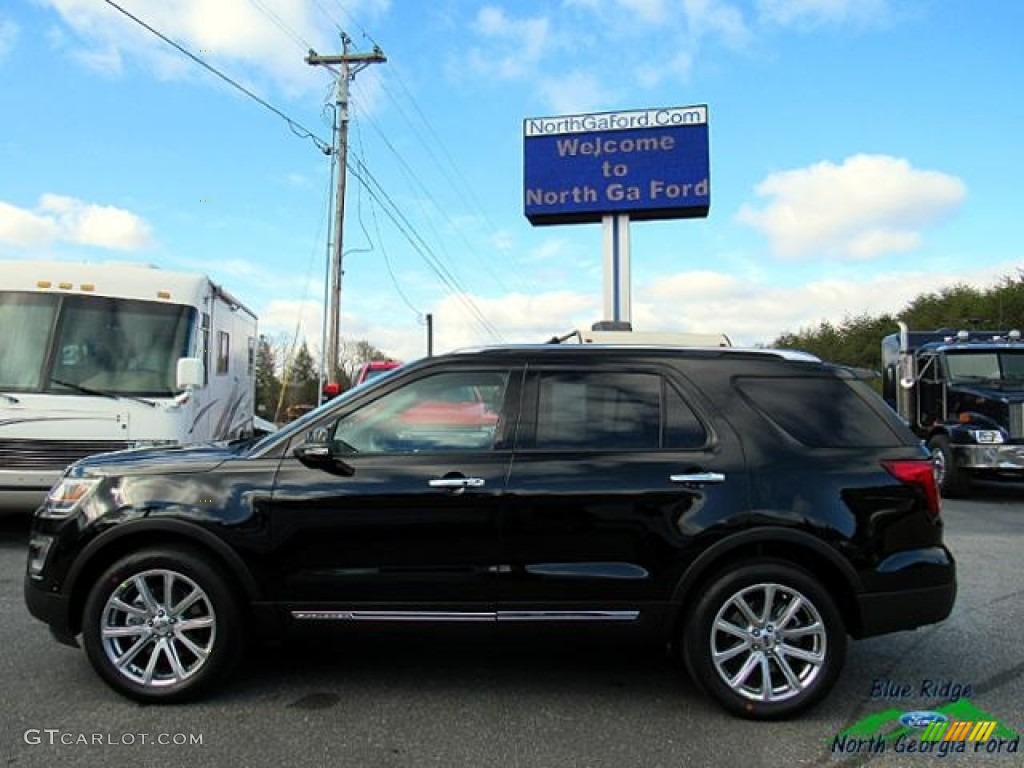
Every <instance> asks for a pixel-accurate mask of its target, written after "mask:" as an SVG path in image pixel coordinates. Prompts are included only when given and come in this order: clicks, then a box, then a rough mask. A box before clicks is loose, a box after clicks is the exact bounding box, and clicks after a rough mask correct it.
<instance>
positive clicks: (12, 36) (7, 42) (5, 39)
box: [0, 18, 18, 61]
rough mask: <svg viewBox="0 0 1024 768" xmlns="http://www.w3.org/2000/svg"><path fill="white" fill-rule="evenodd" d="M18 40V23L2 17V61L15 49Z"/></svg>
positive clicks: (0, 33) (0, 41)
mask: <svg viewBox="0 0 1024 768" xmlns="http://www.w3.org/2000/svg"><path fill="white" fill-rule="evenodd" d="M17 41H18V25H17V24H15V23H14V22H13V21H11V20H10V19H4V18H0V61H3V60H4V59H5V58H7V55H8V54H9V53H10V52H11V51H13V50H14V45H15V43H17Z"/></svg>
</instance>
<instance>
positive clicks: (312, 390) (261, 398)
mask: <svg viewBox="0 0 1024 768" xmlns="http://www.w3.org/2000/svg"><path fill="white" fill-rule="evenodd" d="M387 359H389V358H388V356H387V355H386V354H385V353H384V352H382V351H381V350H379V349H377V347H375V346H374V345H373V344H371V343H370V342H369V341H366V340H365V339H363V340H360V341H354V342H348V341H343V342H342V348H341V350H340V354H339V356H338V363H339V365H338V370H337V371H335V375H334V377H333V380H334V381H336V382H338V384H339V385H341V390H342V391H345V390H346V389H348V388H349V387H351V386H352V381H353V380H354V378H355V375H356V373H357V372H358V370H359V368H360V366H362V365H363V364H364V363H368V362H370V361H371V360H387ZM319 370H320V366H319V365H318V363H317V361H316V360H314V359H313V355H312V353H311V352H310V351H309V347H308V345H307V344H306V342H305V341H303V342H302V343H301V344H299V345H297V346H296V345H295V343H294V342H293V341H292V340H291V339H289V338H286V337H279V338H276V339H272V338H269V337H267V336H260V338H259V341H258V342H257V344H256V368H255V376H256V413H257V414H258V415H259V416H262V417H263V418H265V419H269V420H270V421H274V422H277V423H281V422H283V421H288V420H289V419H290V418H291V417H292V415H293V414H295V413H296V411H297V410H305V409H307V408H308V407H309V406H314V405H316V404H317V403H318V402H319V387H320V380H319Z"/></svg>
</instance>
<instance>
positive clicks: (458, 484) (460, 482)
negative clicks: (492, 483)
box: [429, 477, 484, 491]
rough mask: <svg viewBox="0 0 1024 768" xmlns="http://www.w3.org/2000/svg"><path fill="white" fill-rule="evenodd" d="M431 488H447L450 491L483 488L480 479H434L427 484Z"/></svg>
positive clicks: (482, 481) (482, 480)
mask: <svg viewBox="0 0 1024 768" xmlns="http://www.w3.org/2000/svg"><path fill="white" fill-rule="evenodd" d="M429 485H430V487H431V488H447V489H448V490H452V491H459V490H464V489H466V488H483V487H484V479H483V478H482V477H436V478H434V479H433V480H431V481H430V483H429Z"/></svg>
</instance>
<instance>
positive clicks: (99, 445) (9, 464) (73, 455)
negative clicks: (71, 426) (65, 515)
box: [0, 440, 131, 471]
mask: <svg viewBox="0 0 1024 768" xmlns="http://www.w3.org/2000/svg"><path fill="white" fill-rule="evenodd" d="M123 448H131V443H126V442H124V441H120V440H60V441H56V440H53V441H51V440H0V469H21V470H29V471H49V470H55V469H56V470H62V469H64V468H65V467H66V466H67V465H68V464H71V463H73V462H75V461H78V460H79V459H81V458H85V457H86V456H91V455H93V454H94V453H105V452H106V451H119V450H121V449H123Z"/></svg>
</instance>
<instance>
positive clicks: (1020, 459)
mask: <svg viewBox="0 0 1024 768" xmlns="http://www.w3.org/2000/svg"><path fill="white" fill-rule="evenodd" d="M951 447H952V449H953V461H954V462H955V463H956V465H957V466H958V467H963V468H964V469H992V470H996V471H999V472H1022V473H1024V445H1005V444H1004V445H963V444H960V443H954V444H953V445H952V446H951Z"/></svg>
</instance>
